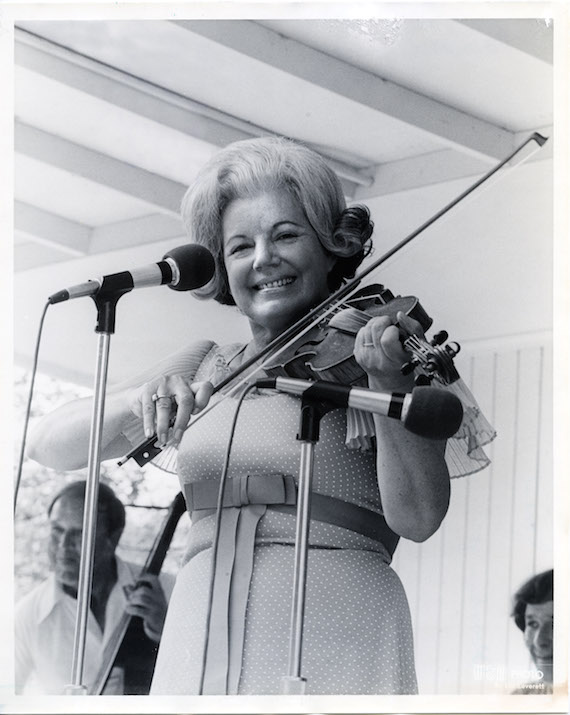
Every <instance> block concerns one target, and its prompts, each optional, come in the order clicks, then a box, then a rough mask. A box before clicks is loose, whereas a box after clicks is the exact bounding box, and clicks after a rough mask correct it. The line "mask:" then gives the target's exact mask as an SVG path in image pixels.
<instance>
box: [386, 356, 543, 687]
mask: <svg viewBox="0 0 570 715" xmlns="http://www.w3.org/2000/svg"><path fill="white" fill-rule="evenodd" d="M462 360H465V356H462ZM551 364H552V354H551V347H550V345H549V344H542V343H541V344H534V345H533V344H532V343H531V344H530V345H526V344H525V345H524V346H522V347H518V348H515V347H513V348H508V347H506V348H501V349H500V350H498V351H496V352H491V351H489V350H486V351H482V352H481V353H480V354H476V353H475V354H473V356H472V358H471V359H470V362H469V363H468V364H467V363H464V364H463V365H462V366H460V372H461V373H462V375H463V377H464V379H465V381H466V383H467V384H468V385H469V386H470V387H471V389H472V391H473V393H474V394H475V395H476V397H477V400H478V402H479V405H480V406H481V408H482V409H483V411H484V413H485V415H486V416H487V417H488V418H489V420H490V421H491V423H492V424H493V425H494V426H495V428H496V429H497V432H498V436H497V438H496V440H495V441H494V442H493V443H492V444H491V445H489V446H488V447H487V449H486V451H487V453H488V454H489V456H490V457H491V459H492V464H491V466H490V467H489V468H487V469H485V470H483V471H482V472H479V473H476V474H474V475H470V476H467V477H464V478H460V479H457V480H453V482H452V497H451V503H450V508H449V512H448V514H447V517H446V519H445V521H444V524H443V525H442V527H441V528H440V530H439V531H438V532H437V533H436V534H435V535H434V536H433V537H432V538H431V539H429V540H428V541H427V542H425V543H424V544H413V543H411V542H407V541H402V542H401V543H400V546H399V547H398V550H397V552H396V558H395V560H394V568H395V570H396V571H397V572H398V573H399V575H400V577H401V579H402V581H403V583H404V586H405V588H406V592H407V594H408V599H409V601H410V609H411V612H412V619H413V622H414V633H415V643H416V664H417V671H418V681H419V685H420V692H422V693H426V694H427V693H439V694H445V693H497V692H501V693H504V692H509V691H510V689H511V686H512V685H513V683H512V682H510V678H511V676H512V675H513V672H514V671H520V670H526V669H528V668H529V666H530V664H529V660H528V656H527V653H526V650H525V648H524V645H523V642H522V637H521V634H520V632H519V631H518V630H517V629H516V627H515V626H514V624H513V622H512V619H511V618H510V605H511V597H512V594H513V593H514V591H515V590H516V588H517V587H518V586H519V585H520V583H522V581H524V580H525V579H526V578H527V577H528V576H530V575H531V574H533V573H536V572H538V571H541V570H544V569H547V568H550V567H551V566H552V558H553V555H552V468H553V464H552V443H551V435H552V371H551Z"/></svg>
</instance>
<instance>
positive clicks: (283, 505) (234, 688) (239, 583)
mask: <svg viewBox="0 0 570 715" xmlns="http://www.w3.org/2000/svg"><path fill="white" fill-rule="evenodd" d="M218 492H219V484H218V483H217V482H215V481H212V480H204V481H201V482H192V483H190V484H186V485H184V496H185V498H186V504H187V506H188V510H189V511H190V516H191V519H192V522H193V523H196V522H197V521H199V520H200V519H203V518H204V517H206V516H208V515H210V514H212V513H214V512H215V509H216V505H217V501H218ZM296 501H297V489H296V485H295V480H294V478H293V477H292V476H290V475H286V474H280V473H277V474H248V475H244V476H240V477H234V478H232V479H229V480H228V482H227V483H226V488H225V490H224V498H223V507H224V508H223V509H222V513H221V522H220V539H219V544H218V554H217V560H216V573H215V575H214V584H213V591H212V599H211V606H210V609H211V615H210V628H209V632H208V653H207V658H206V659H205V668H204V678H203V688H202V694H203V695H236V694H237V693H238V688H239V679H240V674H241V664H242V657H243V646H244V640H245V620H246V609H247V601H248V597H249V588H250V584H251V577H252V574H253V555H254V549H255V534H256V531H257V526H258V524H259V521H260V519H261V518H262V517H263V515H264V514H265V513H266V510H267V509H274V510H276V511H280V512H285V513H291V514H295V512H296V507H295V504H296ZM311 519H316V520H317V521H322V522H325V523H328V524H333V525H335V526H341V527H343V528H345V529H350V530H351V531H355V532H357V533H359V534H362V535H363V536H367V537H369V538H371V539H374V540H375V541H380V542H381V543H382V544H383V545H384V547H385V548H386V550H387V551H388V552H389V553H390V555H392V554H393V553H394V550H395V548H396V545H397V543H398V539H399V537H398V535H397V534H395V533H394V532H393V531H392V530H391V529H390V528H389V527H388V525H387V524H386V521H385V519H384V517H383V516H382V515H381V514H378V513H377V512H373V511H371V510H370V509H365V508H363V507H360V506H357V505H356V504H350V503H349V502H345V501H343V500H342V499H336V498H334V497H329V496H326V495H324V494H317V493H315V492H313V493H312V494H311Z"/></svg>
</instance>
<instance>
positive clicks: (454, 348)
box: [445, 343, 461, 358]
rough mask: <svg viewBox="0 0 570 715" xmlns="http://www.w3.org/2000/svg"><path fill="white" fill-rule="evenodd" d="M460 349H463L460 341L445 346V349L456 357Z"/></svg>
mask: <svg viewBox="0 0 570 715" xmlns="http://www.w3.org/2000/svg"><path fill="white" fill-rule="evenodd" d="M460 350H461V345H460V344H459V343H448V344H447V345H446V346H445V351H446V352H447V354H448V355H450V356H451V357H452V358H454V357H455V356H456V355H457V353H458V352H459V351H460Z"/></svg>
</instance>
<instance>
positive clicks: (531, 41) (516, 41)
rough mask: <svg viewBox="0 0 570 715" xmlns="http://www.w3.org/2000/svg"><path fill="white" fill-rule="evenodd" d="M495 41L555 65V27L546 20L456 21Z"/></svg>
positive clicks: (498, 19)
mask: <svg viewBox="0 0 570 715" xmlns="http://www.w3.org/2000/svg"><path fill="white" fill-rule="evenodd" d="M456 22H459V23H461V24H462V25H465V27H469V28H470V29H471V30H475V31H476V32H480V33H481V34H483V35H487V37H491V38H492V39H493V40H497V41H498V42H501V43H503V44H504V45H508V46H509V47H514V48H515V49H517V50H520V51H521V52H524V53H525V54H527V55H530V56H531V57H535V58H536V59H539V60H542V61H543V62H548V64H552V63H553V25H552V22H550V23H548V22H547V20H546V19H544V18H538V17H534V18H520V19H519V18H514V17H513V18H508V19H500V18H493V19H492V20H486V19H472V20H456Z"/></svg>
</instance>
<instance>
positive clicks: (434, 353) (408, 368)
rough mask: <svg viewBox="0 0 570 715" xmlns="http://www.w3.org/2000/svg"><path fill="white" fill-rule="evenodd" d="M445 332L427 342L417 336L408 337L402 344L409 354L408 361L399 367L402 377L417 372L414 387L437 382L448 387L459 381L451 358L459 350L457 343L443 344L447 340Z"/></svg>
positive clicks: (442, 331)
mask: <svg viewBox="0 0 570 715" xmlns="http://www.w3.org/2000/svg"><path fill="white" fill-rule="evenodd" d="M448 337H449V336H448V334H447V332H446V331H445V330H440V331H439V332H438V333H436V334H435V335H434V336H433V338H432V339H431V340H430V341H429V342H428V341H427V340H423V339H422V338H418V336H417V335H410V336H409V337H407V338H406V339H405V340H404V342H403V345H404V348H405V349H406V350H407V351H408V352H409V353H410V354H411V356H412V357H411V358H410V360H408V361H407V362H406V363H404V364H403V365H402V367H401V372H402V374H403V375H409V374H410V373H411V372H413V371H414V370H418V374H417V375H416V378H415V383H416V385H429V384H431V383H432V382H433V380H434V379H435V380H437V381H438V382H440V383H441V384H443V385H450V384H451V383H452V382H455V381H456V380H458V379H459V373H458V372H457V370H456V368H455V365H454V364H453V358H454V357H455V356H456V355H457V353H458V352H459V351H460V350H461V347H460V345H459V343H456V342H452V343H447V344H445V341H446V340H447V338H448Z"/></svg>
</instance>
